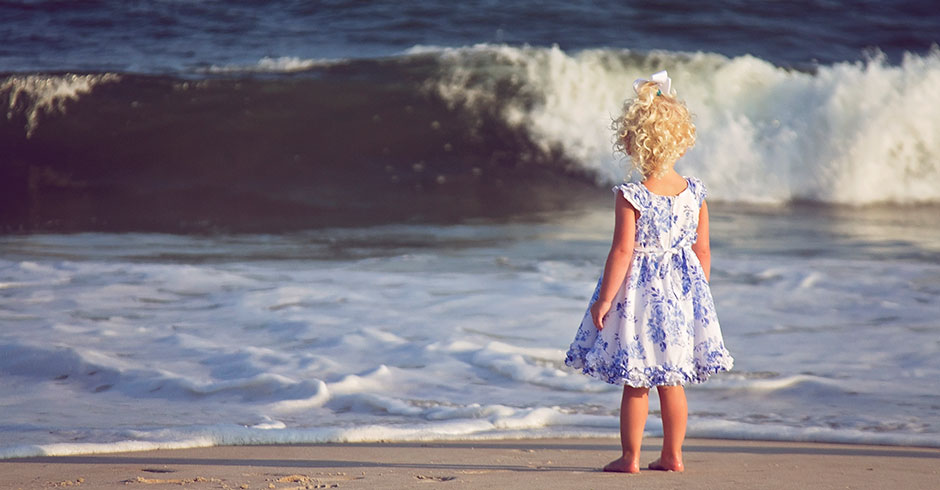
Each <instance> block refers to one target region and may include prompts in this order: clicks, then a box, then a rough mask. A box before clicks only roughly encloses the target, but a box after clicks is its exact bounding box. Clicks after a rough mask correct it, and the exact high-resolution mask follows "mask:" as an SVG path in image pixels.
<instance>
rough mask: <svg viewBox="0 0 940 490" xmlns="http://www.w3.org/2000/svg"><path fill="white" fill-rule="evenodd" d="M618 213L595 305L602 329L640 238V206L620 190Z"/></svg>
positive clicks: (597, 324)
mask: <svg viewBox="0 0 940 490" xmlns="http://www.w3.org/2000/svg"><path fill="white" fill-rule="evenodd" d="M614 214H615V216H616V222H615V224H614V238H613V242H612V243H611V245H610V253H608V254H607V264H606V265H605V266H604V279H603V281H602V282H601V290H600V292H599V294H598V298H597V301H595V302H594V304H593V305H591V317H592V318H593V319H594V326H595V327H597V329H598V330H600V329H602V328H604V315H606V314H607V312H608V311H610V302H611V301H612V300H613V298H614V295H615V294H617V290H618V289H620V285H621V284H623V280H624V278H625V277H626V275H627V269H628V268H629V267H630V259H631V258H632V257H633V246H634V242H635V240H636V210H634V209H633V206H632V205H631V204H630V203H629V202H628V201H627V199H626V198H625V197H623V194H620V193H617V203H616V205H615V211H614Z"/></svg>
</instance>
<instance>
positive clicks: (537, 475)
mask: <svg viewBox="0 0 940 490" xmlns="http://www.w3.org/2000/svg"><path fill="white" fill-rule="evenodd" d="M661 444H662V439H660V438H647V439H645V440H644V445H643V450H644V453H643V456H642V458H641V463H642V465H643V466H644V467H645V465H646V464H648V463H649V462H650V461H652V460H653V459H655V458H656V456H657V455H658V452H659V450H660V448H661ZM619 451H620V447H619V441H618V440H617V439H614V438H572V439H559V438H554V439H501V440H457V441H435V442H420V441H419V442H376V443H324V444H298V445H262V446H214V447H207V448H193V449H169V450H153V451H139V452H122V453H101V454H90V455H81V456H43V457H30V458H13V459H5V460H0V487H2V488H11V489H19V488H22V489H28V488H50V487H78V488H83V487H84V488H95V489H105V490H107V489H117V488H164V487H166V486H168V485H172V486H180V485H183V486H185V487H186V488H194V489H197V488H246V489H248V488H251V489H254V488H268V489H306V488H349V489H360V488H361V489H364V488H412V487H422V488H423V487H425V486H431V487H433V486H436V485H452V486H453V485H456V486H460V487H461V488H484V487H495V488H506V487H514V488H541V489H556V488H557V489H561V488H566V489H567V488H613V487H619V486H623V485H625V484H640V485H642V486H643V488H650V489H658V488H675V487H676V486H679V485H681V486H682V487H683V488H796V487H801V486H802V487H809V488H906V489H917V488H925V489H926V488H934V485H935V484H936V482H937V481H938V478H940V448H919V447H902V446H876V445H862V444H830V443H804V442H777V441H742V440H725V439H688V440H687V441H686V444H685V446H684V457H685V465H686V471H685V472H684V473H666V472H659V471H650V470H643V471H641V473H640V474H639V475H625V474H615V473H603V472H601V471H600V468H601V467H603V465H604V464H606V463H607V462H609V461H610V460H612V459H614V458H616V457H617V456H619Z"/></svg>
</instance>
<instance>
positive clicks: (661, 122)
mask: <svg viewBox="0 0 940 490" xmlns="http://www.w3.org/2000/svg"><path fill="white" fill-rule="evenodd" d="M611 129H613V130H614V131H615V132H616V134H617V137H616V141H615V142H614V150H615V151H618V152H620V153H623V154H625V155H627V156H629V157H630V160H631V162H632V163H633V167H634V168H636V169H637V170H638V171H639V172H640V173H641V174H643V178H644V179H646V178H649V177H652V176H662V175H665V174H666V172H667V171H669V169H670V168H672V166H673V165H674V164H675V163H676V160H678V159H679V157H681V156H682V154H683V153H685V151H686V150H687V149H689V148H691V147H692V145H694V144H695V125H694V124H692V114H690V113H689V109H688V108H687V107H686V106H685V103H684V102H682V101H681V100H679V99H677V98H676V97H675V96H674V95H673V94H665V93H660V91H659V86H658V85H656V84H655V83H653V82H646V83H644V84H642V85H640V87H639V88H638V89H637V96H636V98H634V99H632V100H628V101H627V102H626V103H624V106H623V114H622V115H621V116H620V117H618V118H617V119H614V121H613V123H611Z"/></svg>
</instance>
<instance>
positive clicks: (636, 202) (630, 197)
mask: <svg viewBox="0 0 940 490" xmlns="http://www.w3.org/2000/svg"><path fill="white" fill-rule="evenodd" d="M611 190H612V191H614V192H615V193H616V192H619V193H621V194H623V197H624V198H625V199H626V200H627V202H629V203H630V205H631V206H633V209H636V210H637V211H642V210H643V209H644V208H646V205H647V204H648V201H649V196H648V195H647V194H646V192H643V189H640V188H639V185H638V184H636V183H633V182H624V183H623V184H620V185H615V186H614V188H613V189H611Z"/></svg>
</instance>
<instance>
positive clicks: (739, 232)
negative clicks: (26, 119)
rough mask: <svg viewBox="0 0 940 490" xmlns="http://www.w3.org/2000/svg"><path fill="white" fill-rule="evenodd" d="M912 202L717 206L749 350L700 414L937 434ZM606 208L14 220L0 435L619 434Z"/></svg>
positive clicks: (738, 319)
mask: <svg viewBox="0 0 940 490" xmlns="http://www.w3.org/2000/svg"><path fill="white" fill-rule="evenodd" d="M901 211H902V210H900V209H899V208H888V209H886V210H881V211H878V212H875V211H863V212H859V211H851V210H842V211H838V210H836V211H832V210H829V211H827V210H824V209H819V208H812V209H809V210H801V209H790V210H772V209H766V210H759V209H757V210H752V211H741V210H737V211H733V212H732V211H731V210H727V209H726V210H722V208H721V206H718V205H716V206H715V209H714V210H713V217H712V223H713V224H712V226H713V236H714V239H713V254H714V257H713V260H714V269H713V291H714V294H715V299H716V302H717V306H718V312H719V317H720V318H721V321H722V327H723V331H724V335H725V339H726V342H727V345H728V346H729V348H730V349H731V351H732V353H733V354H734V355H735V359H736V365H735V370H734V371H733V372H731V373H728V374H726V375H720V376H716V377H714V378H712V380H710V381H709V382H708V383H706V384H704V385H700V386H696V387H693V388H690V389H689V398H690V406H691V409H690V410H691V411H690V428H689V435H690V436H692V437H696V436H698V437H704V436H707V437H727V438H752V439H782V440H807V441H838V442H867V443H878V444H899V445H922V446H935V447H936V446H940V395H938V394H937V392H936V389H935V387H936V383H935V380H936V379H937V378H938V376H940V355H938V354H940V344H938V342H937V338H938V337H937V333H938V329H940V326H938V323H937V320H936V312H937V305H938V304H940V266H938V260H937V259H938V257H940V236H938V234H937V228H936V227H933V228H930V227H928V226H925V225H926V224H928V223H930V222H931V221H932V220H934V219H935V218H934V216H935V211H936V210H930V209H928V210H927V211H925V212H914V211H912V210H907V212H906V213H904V214H898V213H899V212H901ZM915 211H916V210H915ZM839 213H844V215H840V214H839ZM611 221H612V218H611V213H610V210H608V209H599V210H596V211H592V212H589V213H587V214H584V215H577V216H570V217H567V218H559V219H557V220H553V221H550V222H547V223H542V224H531V223H529V224H526V223H519V224H505V225H486V224H481V225H465V226H443V227H438V226H387V227H378V228H365V229H347V230H325V231H321V232H311V233H309V234H296V235H284V236H273V235H245V236H232V237H228V236H221V237H184V236H171V235H147V234H120V235H118V234H77V235H33V236H7V237H2V238H0V251H2V253H0V257H2V259H0V298H2V301H0V322H2V324H3V325H4V328H3V336H2V338H0V376H2V379H3V382H2V383H0V413H2V414H3V418H2V422H0V441H2V442H0V457H13V456H25V455H35V454H74V453H88V452H96V451H115V450H132V449H148V448H156V447H193V446H209V445H218V444H253V443H286V442H324V441H374V440H405V439H408V440H416V439H417V440H441V439H451V438H494V437H506V436H513V437H549V436H576V435H578V436H583V435H602V436H611V437H615V436H616V434H617V423H618V422H617V409H618V403H619V389H618V388H617V387H614V386H610V385H606V384H604V383H601V382H598V381H596V380H593V379H590V378H587V377H585V376H583V375H580V374H578V373H574V372H571V371H570V370H569V369H567V368H566V367H564V365H563V359H564V351H565V349H566V348H567V346H568V344H569V343H570V342H571V340H572V338H573V335H574V333H575V330H576V328H577V322H579V321H580V318H581V315H582V314H583V311H584V308H585V306H586V302H587V300H588V297H589V295H590V293H591V291H592V288H593V285H594V282H595V281H596V277H597V274H598V273H599V272H600V269H601V267H602V261H603V258H604V256H605V254H606V249H607V246H608V243H609V233H610V229H609V228H610V224H611ZM652 405H653V406H652V409H653V416H652V417H651V418H650V421H649V425H648V427H647V432H648V433H649V434H658V433H659V431H660V427H659V419H658V418H657V416H656V415H657V410H658V407H657V402H656V401H655V397H654V400H653V403H652Z"/></svg>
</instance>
